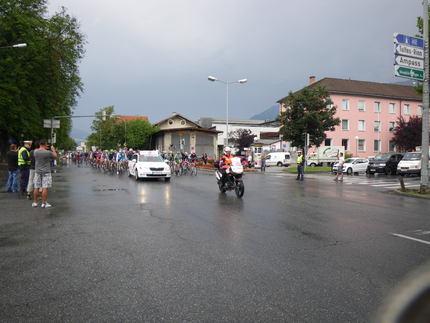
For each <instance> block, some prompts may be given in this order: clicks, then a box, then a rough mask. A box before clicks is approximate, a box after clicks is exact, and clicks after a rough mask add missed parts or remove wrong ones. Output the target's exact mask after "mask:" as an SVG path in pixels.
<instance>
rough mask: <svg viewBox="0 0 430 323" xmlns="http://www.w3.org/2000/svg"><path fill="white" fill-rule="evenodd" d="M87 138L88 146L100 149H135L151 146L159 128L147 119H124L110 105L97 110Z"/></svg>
mask: <svg viewBox="0 0 430 323" xmlns="http://www.w3.org/2000/svg"><path fill="white" fill-rule="evenodd" d="M91 130H92V131H93V133H91V134H90V135H89V136H88V138H87V146H88V147H92V146H95V147H97V148H99V149H102V150H106V149H116V148H118V147H124V146H125V145H126V144H127V147H131V148H133V149H149V148H151V147H150V146H151V136H152V135H153V134H154V133H155V132H157V131H158V130H159V129H158V127H156V126H153V125H152V124H150V123H149V122H148V121H146V120H141V119H135V120H131V121H126V120H122V119H121V118H118V117H116V116H115V108H114V106H108V107H104V108H102V109H100V111H98V112H96V118H95V119H94V120H93V123H92V125H91Z"/></svg>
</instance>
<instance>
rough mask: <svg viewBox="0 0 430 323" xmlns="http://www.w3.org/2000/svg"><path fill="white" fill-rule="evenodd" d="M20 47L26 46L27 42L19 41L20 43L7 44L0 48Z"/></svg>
mask: <svg viewBox="0 0 430 323" xmlns="http://www.w3.org/2000/svg"><path fill="white" fill-rule="evenodd" d="M22 47H27V43H20V44H15V45H9V46H2V47H0V48H22Z"/></svg>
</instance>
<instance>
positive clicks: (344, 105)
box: [342, 99, 349, 111]
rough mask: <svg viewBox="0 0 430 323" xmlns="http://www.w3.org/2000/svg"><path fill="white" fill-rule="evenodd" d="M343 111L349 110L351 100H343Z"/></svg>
mask: <svg viewBox="0 0 430 323" xmlns="http://www.w3.org/2000/svg"><path fill="white" fill-rule="evenodd" d="M342 110H344V111H348V110H349V99H343V100H342Z"/></svg>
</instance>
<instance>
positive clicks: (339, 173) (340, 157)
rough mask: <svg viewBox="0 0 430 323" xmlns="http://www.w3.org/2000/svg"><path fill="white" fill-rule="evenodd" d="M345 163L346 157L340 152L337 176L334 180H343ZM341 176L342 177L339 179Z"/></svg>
mask: <svg viewBox="0 0 430 323" xmlns="http://www.w3.org/2000/svg"><path fill="white" fill-rule="evenodd" d="M343 164H345V158H344V157H343V153H340V154H339V161H338V163H337V169H336V177H335V178H334V181H335V182H337V181H341V182H342V181H343ZM339 177H340V179H339Z"/></svg>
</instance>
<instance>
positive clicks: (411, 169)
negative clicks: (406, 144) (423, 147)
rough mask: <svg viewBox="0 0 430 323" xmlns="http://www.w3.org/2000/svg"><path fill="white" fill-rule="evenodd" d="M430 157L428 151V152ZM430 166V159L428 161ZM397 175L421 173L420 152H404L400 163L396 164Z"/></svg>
mask: <svg viewBox="0 0 430 323" xmlns="http://www.w3.org/2000/svg"><path fill="white" fill-rule="evenodd" d="M429 159H430V153H429ZM429 168H430V161H429ZM397 173H398V174H399V175H413V174H416V175H421V152H410V153H406V154H405V156H404V157H403V159H402V160H401V161H400V163H399V164H398V165H397Z"/></svg>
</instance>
